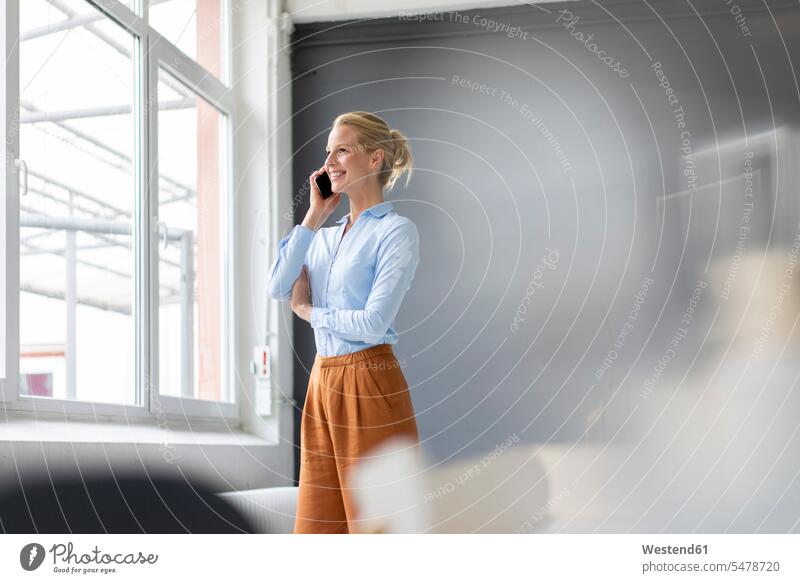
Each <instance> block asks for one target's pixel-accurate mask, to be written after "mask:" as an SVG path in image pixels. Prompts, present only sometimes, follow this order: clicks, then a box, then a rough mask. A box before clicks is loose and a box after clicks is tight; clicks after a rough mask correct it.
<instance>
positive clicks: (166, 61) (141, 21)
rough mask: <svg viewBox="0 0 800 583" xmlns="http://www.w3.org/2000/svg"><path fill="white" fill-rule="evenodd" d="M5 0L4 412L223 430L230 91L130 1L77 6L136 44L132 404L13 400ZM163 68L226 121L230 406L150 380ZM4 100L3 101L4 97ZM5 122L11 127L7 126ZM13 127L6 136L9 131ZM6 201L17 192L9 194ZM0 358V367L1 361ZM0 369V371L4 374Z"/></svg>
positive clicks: (11, 113)
mask: <svg viewBox="0 0 800 583" xmlns="http://www.w3.org/2000/svg"><path fill="white" fill-rule="evenodd" d="M20 1H21V0H6V2H5V7H4V9H3V11H2V15H0V26H2V30H0V41H2V47H3V53H4V54H3V56H4V57H5V58H4V61H5V63H6V66H5V68H4V75H3V79H2V80H1V81H0V84H2V85H3V87H2V90H3V95H2V98H1V99H2V101H0V104H2V107H3V111H2V112H0V115H2V116H3V120H0V121H3V124H2V125H3V127H4V129H5V130H6V131H5V133H6V140H5V142H4V150H5V151H4V153H5V166H4V176H3V179H4V185H5V192H6V196H5V197H4V202H3V204H2V205H0V230H1V231H2V232H0V234H1V235H2V236H3V237H2V239H0V257H3V258H4V259H5V261H4V263H5V269H3V268H0V283H3V284H4V285H2V289H0V302H2V305H0V338H2V339H3V340H4V350H2V352H3V354H2V355H0V406H2V407H3V409H4V410H6V411H18V412H32V413H59V414H62V415H68V416H71V417H75V418H83V417H86V416H89V417H91V418H93V419H97V418H98V416H103V417H105V418H107V419H109V420H112V421H113V420H120V421H129V420H139V421H147V420H156V421H159V422H160V421H161V420H162V419H163V418H165V417H166V418H174V419H182V420H187V421H188V420H190V419H194V420H198V421H209V422H212V423H219V424H223V425H224V426H225V427H230V426H231V423H234V424H236V425H237V426H238V425H239V424H240V422H241V417H242V416H241V411H240V403H241V399H240V390H239V388H238V387H237V385H236V382H235V369H236V367H235V363H236V360H235V356H236V335H235V332H236V326H235V320H234V318H233V316H234V314H235V304H234V302H235V287H234V273H235V272H234V268H235V265H234V257H233V250H234V249H235V239H234V233H235V224H234V220H235V212H234V205H233V201H234V197H233V168H234V160H235V158H234V155H235V152H234V139H233V128H235V120H236V118H235V108H234V99H233V95H232V94H231V92H230V90H229V88H228V87H227V86H226V85H225V84H224V83H223V82H222V81H221V80H219V79H217V77H215V76H214V75H213V74H211V73H210V72H209V71H207V70H206V69H204V68H203V67H202V66H201V65H200V64H199V63H198V62H197V61H195V60H193V59H191V58H190V57H188V56H187V55H186V54H184V53H183V52H181V51H180V50H179V49H178V48H177V47H175V46H174V45H173V44H171V43H170V42H169V41H168V40H167V39H165V38H164V37H163V36H162V35H160V34H159V33H158V32H157V31H155V30H154V29H152V28H151V27H150V26H149V25H148V24H147V20H146V19H147V14H148V11H147V4H148V0H138V1H137V2H136V4H135V6H134V9H135V10H136V12H134V11H132V10H131V9H130V8H128V7H127V6H125V5H124V4H122V3H121V2H120V1H119V0H84V1H85V2H87V3H88V4H90V5H92V6H93V7H94V8H96V9H97V10H99V11H100V12H102V13H104V14H105V15H106V16H107V17H109V18H110V19H112V20H113V21H114V22H115V23H116V24H118V25H119V26H121V27H122V28H123V29H124V30H126V31H127V32H128V33H129V34H131V35H132V36H133V37H134V51H133V54H132V61H133V72H134V99H133V103H134V107H133V112H134V116H135V118H136V120H137V128H136V131H135V132H134V134H135V151H136V155H137V157H138V162H137V167H136V168H134V177H135V178H134V180H135V194H134V213H133V215H134V216H133V225H134V232H135V233H136V237H135V238H134V245H133V247H134V263H135V266H134V273H135V274H136V282H135V293H134V327H135V328H134V343H135V363H134V377H135V378H134V387H135V391H136V395H135V403H134V404H118V403H102V402H94V401H78V400H66V399H54V398H50V397H34V396H28V395H20V394H19V353H20V347H19V291H20V290H19V286H20V282H19V265H20V259H19V189H20V181H21V175H20V174H19V173H18V172H17V169H16V166H15V160H16V159H18V158H19V155H20V144H19V131H18V129H19V42H18V39H19V33H20V30H19V3H20ZM229 11H230V3H229V1H228V0H220V19H221V23H220V26H221V28H222V31H221V34H220V43H224V44H223V46H221V47H220V51H221V55H222V56H221V72H222V74H223V75H224V76H226V77H227V72H228V71H229V70H230V63H229V61H230V51H229V50H227V49H228V48H229V47H228V43H229V38H230V31H229V30H228V28H229V26H230V14H229ZM159 67H163V68H164V69H166V70H167V71H168V72H169V73H170V74H172V75H173V76H175V77H176V78H177V79H179V80H180V81H181V82H182V83H184V84H185V85H186V86H187V88H188V89H190V90H191V91H192V92H194V93H195V94H197V95H198V96H199V97H202V98H203V99H205V100H206V101H207V102H208V103H209V104H211V105H213V106H214V107H215V108H217V109H218V110H219V111H220V112H221V113H222V114H223V115H224V116H225V120H226V121H225V124H224V129H222V130H221V131H220V140H221V143H222V142H223V141H224V155H225V157H224V158H221V159H220V185H221V188H220V191H221V193H222V195H224V196H221V197H220V214H221V217H220V219H221V221H222V223H221V225H220V226H221V229H222V231H221V232H222V233H223V235H224V237H223V238H222V239H221V246H222V248H221V249H220V254H221V259H222V265H221V269H222V271H221V273H222V276H223V281H222V283H221V286H222V287H221V294H220V295H221V302H222V306H221V321H222V326H221V335H222V338H221V339H220V346H222V347H227V349H226V350H225V351H224V353H223V354H221V362H222V364H223V372H222V383H223V387H222V398H230V399H231V401H230V402H223V401H209V400H200V399H194V398H184V397H172V396H168V395H160V394H158V391H157V390H156V389H155V388H154V387H153V386H152V383H150V382H149V379H153V378H158V359H159V350H158V330H159V328H158V324H159V322H158V311H159V308H158V302H159V290H158V269H159V264H158V260H159V256H158V178H159V176H158V70H159ZM9 96H10V99H9ZM11 124H13V125H11ZM10 127H11V128H12V129H15V130H17V131H14V132H13V133H9V128H10ZM9 193H17V194H16V195H14V196H12V195H10V194H9ZM3 360H5V363H3ZM3 365H5V366H3Z"/></svg>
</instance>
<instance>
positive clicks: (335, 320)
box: [311, 220, 419, 343]
mask: <svg viewBox="0 0 800 583" xmlns="http://www.w3.org/2000/svg"><path fill="white" fill-rule="evenodd" d="M418 263H419V234H418V233H417V228H416V226H415V225H414V223H412V222H411V221H409V220H407V221H403V222H401V223H399V224H398V225H397V226H395V227H394V228H393V229H392V230H391V231H389V232H388V233H387V234H386V236H385V237H384V239H383V241H382V242H381V244H380V247H379V249H378V257H377V262H376V266H375V278H374V281H373V284H372V289H371V291H370V293H369V296H368V297H367V302H366V305H365V306H364V309H363V310H349V309H336V308H321V307H314V308H312V310H311V326H312V327H313V328H319V329H322V330H324V331H326V332H329V333H331V334H333V335H335V336H338V337H340V338H343V339H345V340H352V341H362V342H372V343H375V342H379V341H380V340H381V339H382V338H383V337H384V336H385V335H386V332H387V330H388V329H389V327H390V326H391V324H392V322H393V321H394V318H395V316H396V315H397V312H398V311H399V309H400V304H401V303H402V302H403V298H404V297H405V295H406V292H407V291H408V290H409V289H410V287H411V281H412V280H413V279H414V274H415V272H416V270H417V264H418Z"/></svg>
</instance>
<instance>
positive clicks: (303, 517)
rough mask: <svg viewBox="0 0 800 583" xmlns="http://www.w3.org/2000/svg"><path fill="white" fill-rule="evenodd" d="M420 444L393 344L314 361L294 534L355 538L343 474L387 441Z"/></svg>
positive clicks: (354, 513)
mask: <svg viewBox="0 0 800 583" xmlns="http://www.w3.org/2000/svg"><path fill="white" fill-rule="evenodd" d="M397 435H403V436H405V437H409V438H411V439H412V440H413V441H414V442H415V443H418V442H419V434H418V433H417V423H416V420H415V419H414V407H413V405H412V403H411V396H410V395H409V392H408V384H407V383H406V380H405V377H404V376H403V372H402V370H400V363H399V362H398V361H397V359H396V358H395V355H394V352H393V351H392V345H391V344H379V345H377V346H372V347H370V348H367V349H365V350H360V351H358V352H353V353H350V354H344V355H341V356H319V355H317V357H316V359H315V360H314V366H313V367H312V369H311V377H310V379H309V382H308V393H307V394H306V400H305V404H304V406H303V416H302V421H301V426H300V484H299V486H300V487H299V490H298V499H297V515H296V518H295V524H294V532H295V533H296V534H300V533H306V534H308V533H352V532H359V529H358V524H357V515H358V510H357V508H356V502H355V500H354V496H353V493H352V490H351V489H349V488H348V473H349V470H351V469H352V468H353V467H354V466H355V465H356V464H357V463H358V461H359V460H360V459H361V458H362V457H363V456H364V455H365V454H368V452H369V450H370V449H371V448H373V447H374V446H376V445H377V444H378V443H380V442H381V441H383V440H384V439H387V438H389V437H394V436H397Z"/></svg>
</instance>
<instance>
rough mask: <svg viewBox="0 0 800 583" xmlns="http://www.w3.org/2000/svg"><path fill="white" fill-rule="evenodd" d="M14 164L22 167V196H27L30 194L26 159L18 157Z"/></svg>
mask: <svg viewBox="0 0 800 583" xmlns="http://www.w3.org/2000/svg"><path fill="white" fill-rule="evenodd" d="M14 166H16V167H17V168H22V194H21V195H20V196H25V195H26V194H28V165H27V164H26V163H25V160H23V159H21V158H17V159H15V160H14Z"/></svg>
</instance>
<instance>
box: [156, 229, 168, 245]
mask: <svg viewBox="0 0 800 583" xmlns="http://www.w3.org/2000/svg"><path fill="white" fill-rule="evenodd" d="M162 237H163V238H164V249H166V248H167V246H168V245H169V239H168V238H167V224H166V223H158V238H159V239H161V238H162Z"/></svg>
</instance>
